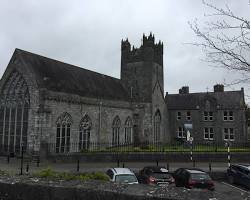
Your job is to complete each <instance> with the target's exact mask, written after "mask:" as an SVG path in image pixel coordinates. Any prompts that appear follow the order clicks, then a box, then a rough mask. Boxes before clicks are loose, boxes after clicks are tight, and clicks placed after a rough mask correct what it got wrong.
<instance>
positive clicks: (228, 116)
mask: <svg viewBox="0 0 250 200" xmlns="http://www.w3.org/2000/svg"><path fill="white" fill-rule="evenodd" d="M233 120H234V113H233V111H231V110H230V111H228V110H225V111H224V112H223V121H233Z"/></svg>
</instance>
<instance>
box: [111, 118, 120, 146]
mask: <svg viewBox="0 0 250 200" xmlns="http://www.w3.org/2000/svg"><path fill="white" fill-rule="evenodd" d="M120 128H121V120H120V118H119V117H118V116H116V117H115V119H114V120H113V125H112V146H118V145H119V143H120Z"/></svg>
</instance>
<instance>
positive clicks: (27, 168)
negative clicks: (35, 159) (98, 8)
mask: <svg viewBox="0 0 250 200" xmlns="http://www.w3.org/2000/svg"><path fill="white" fill-rule="evenodd" d="M26 172H27V173H28V172H29V163H27V165H26Z"/></svg>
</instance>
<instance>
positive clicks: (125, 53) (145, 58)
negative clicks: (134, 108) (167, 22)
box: [121, 33, 164, 102]
mask: <svg viewBox="0 0 250 200" xmlns="http://www.w3.org/2000/svg"><path fill="white" fill-rule="evenodd" d="M121 80H122V82H123V84H124V86H125V87H126V88H127V90H128V93H129V94H130V97H131V99H132V100H133V101H139V102H152V92H153V90H154V87H155V85H156V83H157V84H158V85H159V87H160V90H161V91H162V95H163V91H164V88H163V43H162V42H161V41H159V42H158V43H155V37H154V35H153V34H152V33H150V35H149V36H145V35H144V34H143V39H142V45H141V46H140V47H139V48H135V47H134V46H132V48H131V44H130V42H129V41H128V39H126V40H122V42H121Z"/></svg>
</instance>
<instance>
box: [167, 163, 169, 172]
mask: <svg viewBox="0 0 250 200" xmlns="http://www.w3.org/2000/svg"><path fill="white" fill-rule="evenodd" d="M167 170H168V171H169V163H167Z"/></svg>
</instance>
